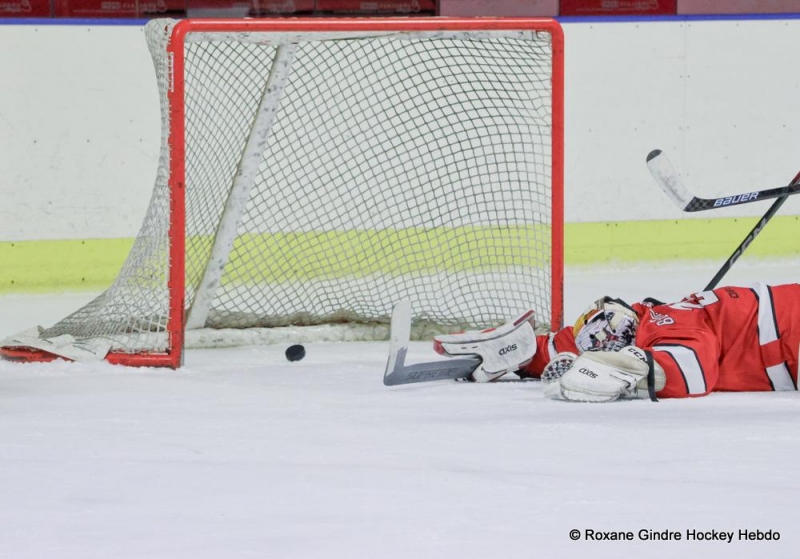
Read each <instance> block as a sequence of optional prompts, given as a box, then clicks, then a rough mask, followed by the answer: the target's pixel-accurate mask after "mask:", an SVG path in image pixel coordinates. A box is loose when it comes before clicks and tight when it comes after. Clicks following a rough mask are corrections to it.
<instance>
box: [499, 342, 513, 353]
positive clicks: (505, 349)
mask: <svg viewBox="0 0 800 559" xmlns="http://www.w3.org/2000/svg"><path fill="white" fill-rule="evenodd" d="M512 351H517V344H511V345H510V346H507V347H504V348H503V349H501V350H500V355H505V354H506V353H511V352H512Z"/></svg>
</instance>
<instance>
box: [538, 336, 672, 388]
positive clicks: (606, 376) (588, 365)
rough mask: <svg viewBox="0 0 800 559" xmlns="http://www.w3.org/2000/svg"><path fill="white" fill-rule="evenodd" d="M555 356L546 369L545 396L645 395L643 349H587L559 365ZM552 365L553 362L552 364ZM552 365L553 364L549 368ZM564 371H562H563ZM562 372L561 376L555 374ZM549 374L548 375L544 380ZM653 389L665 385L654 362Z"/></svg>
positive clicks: (647, 367) (557, 357) (664, 379)
mask: <svg viewBox="0 0 800 559" xmlns="http://www.w3.org/2000/svg"><path fill="white" fill-rule="evenodd" d="M560 356H562V354H559V355H558V356H556V358H555V359H554V360H553V361H552V362H551V364H549V365H548V366H547V367H546V368H545V374H543V380H544V381H545V382H546V383H547V384H546V385H545V391H544V392H545V396H547V397H549V398H553V399H560V400H570V401H573V402H612V401H614V400H618V399H620V398H646V397H647V396H648V386H647V376H648V372H649V370H650V368H649V365H648V362H647V357H646V354H645V351H644V350H642V349H640V348H638V347H636V346H627V347H625V348H623V349H621V350H620V351H587V352H584V353H583V354H581V355H580V356H579V357H576V358H574V359H573V360H572V361H571V363H570V362H568V361H567V360H565V359H562V361H564V363H563V365H564V366H561V367H559V366H558V363H557V360H558V359H559V357H560ZM554 364H555V365H554ZM551 365H553V366H552V367H551ZM562 371H563V372H562ZM559 372H561V374H560V375H558V373H559ZM548 373H552V374H549V377H548V378H547V379H545V376H546V375H547V374H548ZM653 373H654V377H655V378H654V380H655V390H656V391H658V390H661V389H662V388H664V385H665V384H666V375H665V373H664V369H662V368H661V366H660V365H659V364H658V363H656V362H653Z"/></svg>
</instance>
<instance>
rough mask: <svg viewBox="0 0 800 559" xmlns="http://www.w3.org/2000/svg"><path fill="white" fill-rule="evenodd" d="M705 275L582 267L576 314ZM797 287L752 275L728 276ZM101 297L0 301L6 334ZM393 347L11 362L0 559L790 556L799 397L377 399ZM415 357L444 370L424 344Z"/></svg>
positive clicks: (535, 386) (3, 378)
mask: <svg viewBox="0 0 800 559" xmlns="http://www.w3.org/2000/svg"><path fill="white" fill-rule="evenodd" d="M716 267H717V266H716V265H713V264H712V265H691V266H690V265H683V266H677V265H674V266H668V267H667V266H659V267H654V268H647V267H644V266H640V267H636V268H632V269H625V270H623V269H622V268H621V269H620V270H619V271H611V270H608V269H606V270H603V271H589V270H569V271H568V274H567V279H566V297H567V304H566V314H567V316H568V317H570V318H572V317H574V316H576V315H577V314H578V313H579V312H580V311H581V310H582V309H583V307H585V306H586V305H587V304H588V303H589V302H591V301H592V300H594V299H596V298H597V297H598V296H601V295H605V294H608V295H614V296H620V297H623V298H626V299H627V300H631V301H632V300H635V299H641V298H643V297H645V296H654V297H659V298H663V299H678V298H680V297H681V296H682V295H685V294H687V293H690V292H692V291H697V290H699V289H701V288H702V287H703V286H704V285H705V283H706V281H707V279H708V278H710V277H711V276H712V275H713V273H714V272H715V271H716ZM799 272H800V263H793V262H783V263H754V264H742V265H737V267H736V268H735V269H734V270H733V272H732V273H731V275H730V277H729V278H728V280H727V281H726V282H725V283H726V284H739V285H747V284H749V283H752V282H754V281H757V280H763V281H768V282H772V283H781V282H789V281H795V280H796V279H797V278H798V277H800V274H799ZM90 298H91V297H90V296H89V295H86V294H82V295H62V296H57V297H54V296H25V297H23V296H8V297H4V298H1V299H0V337H2V336H4V335H6V334H11V333H14V332H16V331H19V330H22V329H25V328H28V327H30V326H33V325H35V324H36V323H37V322H38V323H40V324H45V325H49V324H50V323H51V322H53V321H55V320H56V319H58V318H61V317H62V316H64V315H65V314H66V313H67V312H69V311H71V310H73V309H76V308H78V307H79V306H80V305H81V304H83V303H84V302H85V301H87V300H88V299H90ZM387 347H388V343H351V344H333V343H318V344H309V345H307V347H306V349H307V357H306V358H305V359H304V360H303V361H300V362H296V363H289V362H287V361H286V360H285V358H284V356H283V352H284V350H285V347H284V346H273V347H259V348H240V349H232V350H231V349H224V350H223V349H218V350H195V351H190V352H189V353H188V354H187V360H186V367H185V368H183V369H181V370H179V371H177V372H176V371H161V370H154V369H128V368H123V367H113V366H110V365H106V364H92V365H87V364H67V363H61V362H60V363H55V364H41V365H15V364H10V363H0V557H13V558H42V557H45V558H50V557H58V558H61V557H75V558H91V557H114V558H142V557H159V558H161V557H164V558H172V557H176V558H184V557H186V558H206V557H214V558H217V557H225V558H228V557H276V558H360V557H364V558H409V559H410V558H412V557H413V558H428V557H430V558H440V557H441V558H446V557H454V558H459V559H462V558H472V557H481V558H483V557H503V558H504V559H508V558H516V557H525V558H529V557H581V558H583V557H609V558H611V557H622V556H631V557H633V556H641V557H665V558H666V557H680V556H683V557H704V558H706V557H708V558H715V557H719V558H723V557H724V558H725V559H729V558H731V557H764V558H773V557H787V558H788V557H797V555H798V551H797V550H798V549H800V545H799V543H800V542H798V536H797V535H796V532H797V524H798V521H799V520H800V506H798V503H800V482H799V481H798V475H797V467H798V462H800V429H798V425H799V424H800V397H799V396H798V394H797V393H764V394H724V395H722V394H715V395H711V396H709V397H706V398H702V399H693V400H679V401H678V400H676V401H667V400H662V401H661V402H659V403H657V404H654V403H651V402H647V401H636V402H619V403H615V404H607V405H604V404H596V405H591V404H569V403H563V402H552V401H548V400H545V399H544V398H543V396H542V394H541V388H540V385H539V383H538V382H536V381H527V382H523V381H516V382H498V383H495V384H491V385H473V384H466V383H455V382H450V381H443V382H434V383H426V384H417V385H408V386H403V387H394V388H387V387H384V386H383V384H382V379H381V376H382V373H383V367H384V364H385V361H386V351H387ZM409 357H410V359H409V361H411V362H414V361H421V360H428V359H433V358H436V356H435V354H434V353H433V352H432V350H431V349H430V348H429V346H428V344H425V343H414V344H412V347H411V351H410V356H409ZM573 528H577V529H579V530H585V529H590V528H591V529H595V530H614V531H632V532H634V535H636V533H637V532H638V530H640V529H642V528H644V529H652V530H656V531H661V530H665V529H670V530H676V531H679V532H681V534H682V535H683V537H684V539H683V540H682V541H678V542H676V541H667V542H647V541H638V539H636V537H635V538H634V541H632V542H611V541H604V542H586V541H583V540H581V541H578V542H573V541H571V540H570V538H569V531H570V530H571V529H573ZM687 529H696V530H698V531H700V530H702V531H710V530H712V529H715V530H724V531H733V532H734V533H735V536H734V541H733V542H732V543H730V544H728V543H723V542H719V541H686V540H685V534H686V530H687ZM740 529H749V530H756V529H760V530H761V531H766V530H769V529H772V530H777V531H779V532H780V534H781V539H780V541H777V542H764V541H761V542H744V541H738V530H740ZM634 554H638V555H634Z"/></svg>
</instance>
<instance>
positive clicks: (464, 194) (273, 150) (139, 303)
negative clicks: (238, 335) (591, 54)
mask: <svg viewBox="0 0 800 559" xmlns="http://www.w3.org/2000/svg"><path fill="white" fill-rule="evenodd" d="M173 25H174V24H173V23H172V22H168V21H165V20H160V21H153V22H150V23H149V24H148V26H147V38H148V43H149V46H150V50H151V53H152V56H153V60H154V63H155V67H156V73H157V76H158V82H159V88H160V91H161V103H162V115H163V138H162V144H163V145H162V151H161V157H160V163H159V168H158V175H157V179H156V184H155V189H154V192H153V195H152V200H151V204H150V208H149V210H148V213H147V216H146V218H145V220H144V224H143V226H142V228H141V231H140V233H139V235H138V237H137V239H136V242H135V245H134V247H133V249H132V251H131V253H130V255H129V257H128V259H127V261H126V263H125V265H124V267H123V268H122V270H121V272H120V274H119V277H118V279H117V280H116V281H115V283H114V284H113V286H112V287H110V288H109V289H108V290H107V291H106V292H105V293H103V294H102V295H101V296H100V297H99V298H97V299H96V300H95V301H93V302H92V303H90V304H89V305H88V306H86V307H84V308H83V309H80V310H79V311H77V312H76V313H74V314H73V315H71V316H69V317H67V318H66V319H64V320H62V321H61V322H59V323H58V324H56V325H55V326H54V327H52V328H50V329H48V330H45V331H44V332H43V333H42V336H43V337H45V338H46V337H52V336H58V335H60V334H70V335H72V336H74V337H75V338H76V339H79V340H80V339H84V338H102V339H106V340H110V341H111V345H112V351H120V352H131V353H135V352H149V351H162V350H164V349H166V344H167V343H168V340H167V336H166V334H165V332H166V325H167V316H168V304H169V294H168V290H167V285H168V282H169V281H177V280H176V278H180V275H181V274H180V273H178V274H177V275H176V274H175V272H173V276H172V279H170V260H169V253H168V250H169V244H170V238H169V227H170V220H171V213H170V189H169V176H170V172H171V163H172V162H171V161H170V148H169V145H168V142H167V138H168V135H169V130H170V122H169V114H170V113H169V105H168V100H167V88H168V87H169V79H170V74H169V72H170V71H171V70H170V68H171V67H170V66H169V64H168V62H169V58H168V56H167V54H166V53H167V51H166V45H167V41H168V39H169V36H170V31H171V29H172V26H173ZM187 37H188V38H187V41H186V43H185V45H184V49H185V50H184V52H185V70H184V74H183V75H184V78H185V96H184V102H185V177H186V190H185V196H186V202H185V208H186V223H185V232H186V246H185V254H186V266H185V287H184V289H185V297H186V308H187V315H188V316H189V321H190V322H191V321H193V320H194V321H195V322H197V321H198V320H199V323H198V324H195V325H194V326H205V327H209V328H223V329H224V328H247V327H276V326H287V325H315V324H323V323H330V322H356V323H376V322H377V323H387V322H388V321H389V318H390V315H391V310H392V306H393V305H394V304H395V303H396V302H397V301H399V300H401V299H410V300H411V301H412V304H413V308H414V315H415V320H416V321H417V322H421V323H430V324H436V325H441V326H443V327H445V328H446V329H450V330H453V329H458V328H479V327H487V326H492V325H496V324H498V323H500V322H502V321H504V320H505V319H507V318H509V317H511V316H513V315H515V314H517V313H519V312H521V311H523V310H525V309H527V308H533V309H534V310H535V311H536V314H537V316H538V317H539V320H540V321H548V320H549V318H550V316H551V310H552V306H551V305H552V304H553V303H552V300H551V299H552V293H551V285H552V277H551V253H552V234H551V233H552V231H551V226H552V219H553V217H552V216H553V207H552V171H553V169H552V122H553V115H552V85H551V78H552V52H551V51H552V46H551V41H550V36H549V34H547V33H540V32H533V31H515V32H491V31H487V32H471V33H467V32H446V31H442V32H427V33H426V32H418V33H414V32H390V31H389V32H380V33H376V32H373V33H364V34H360V35H357V34H353V33H349V34H341V33H340V34H333V33H328V34H325V33H314V32H310V33H305V34H292V35H287V34H285V33H284V34H280V33H277V34H271V33H267V32H265V33H240V34H236V33H225V34H204V35H199V34H194V35H193V34H189V35H188V36H187ZM281 51H282V52H281ZM279 64H283V65H284V66H285V67H284V68H277V67H276V65H279ZM271 76H272V77H271ZM265 99H266V101H265ZM270 103H271V104H272V105H271V106H272V110H273V113H274V114H273V115H271V116H268V117H267V118H266V121H268V123H267V125H266V129H264V128H265V125H264V119H262V120H261V123H260V124H259V120H258V119H259V117H258V116H257V114H258V113H259V110H260V109H259V107H262V109H263V108H264V105H265V104H266V105H269V104H270ZM266 108H267V112H269V109H270V107H269V106H267V107H266ZM254 128H261V130H260V133H261V134H262V136H261V140H258V139H256V140H254V142H255V143H253V141H251V142H248V138H249V137H250V136H251V135H253V130H254ZM257 132H258V130H257ZM259 141H260V143H259ZM237 177H239V179H240V180H239V182H240V183H242V182H244V183H245V184H238V185H236V179H237ZM237 189H238V190H237ZM242 196H244V197H245V198H244V199H241V197H242ZM237 204H238V206H239V207H240V210H239V212H238V214H237V212H236V211H235V210H234V211H233V218H230V217H225V218H223V214H224V209H225V208H226V205H227V206H236V205H237ZM231 219H232V221H231ZM226 220H227V224H226V223H225V222H226ZM226 227H227V229H228V230H230V231H233V233H234V235H233V236H231V238H230V239H229V241H228V247H227V248H230V250H226V246H225V242H224V241H223V242H222V243H220V240H219V239H220V237H221V236H224V235H225V233H224V231H225V228H226ZM215 244H221V245H223V246H222V247H217V248H215ZM215 250H221V251H222V254H223V258H222V260H220V261H219V262H217V261H215V260H214V258H212V257H211V254H212V252H213V251H215ZM210 260H211V264H209V262H210ZM209 286H210V287H209ZM204 301H205V302H204ZM193 307H194V308H193ZM198 317H199V318H198ZM190 326H192V325H190Z"/></svg>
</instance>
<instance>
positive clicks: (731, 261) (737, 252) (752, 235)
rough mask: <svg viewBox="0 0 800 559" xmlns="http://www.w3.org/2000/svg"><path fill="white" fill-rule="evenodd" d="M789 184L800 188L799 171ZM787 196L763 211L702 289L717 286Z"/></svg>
mask: <svg viewBox="0 0 800 559" xmlns="http://www.w3.org/2000/svg"><path fill="white" fill-rule="evenodd" d="M790 186H797V187H798V188H800V173H797V175H795V177H794V178H793V179H792V182H791V183H790ZM788 198H789V194H784V195H783V196H781V197H780V198H778V199H777V200H775V201H774V202H773V203H772V205H771V206H770V207H769V209H768V210H767V213H765V214H764V215H763V216H762V217H761V219H759V220H758V223H756V225H755V227H753V228H752V229H751V230H750V232H749V233H748V234H747V236H746V237H745V238H744V240H743V241H742V242H741V243H739V246H738V247H736V250H734V251H733V254H731V255H730V256H729V257H728V259H727V260H726V261H725V263H724V264H723V265H722V267H721V268H720V269H719V271H718V272H717V273H716V275H715V276H714V277H713V278H712V279H711V281H710V282H708V285H707V286H706V288H705V289H704V290H703V291H711V290H712V289H714V288H715V287H717V284H718V283H719V282H720V280H721V279H722V278H723V277H724V276H725V274H727V273H728V270H730V269H731V266H733V264H734V262H736V261H737V260H739V257H740V256H741V255H742V253H743V252H744V251H745V250H747V247H749V246H750V243H752V242H753V240H754V239H755V238H756V237H757V236H758V234H759V233H761V230H762V229H763V228H764V227H765V226H766V225H767V223H769V220H770V219H772V216H774V215H775V214H776V213H778V210H779V209H780V208H781V206H782V205H783V203H784V202H785V201H786V200H787V199H788Z"/></svg>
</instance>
